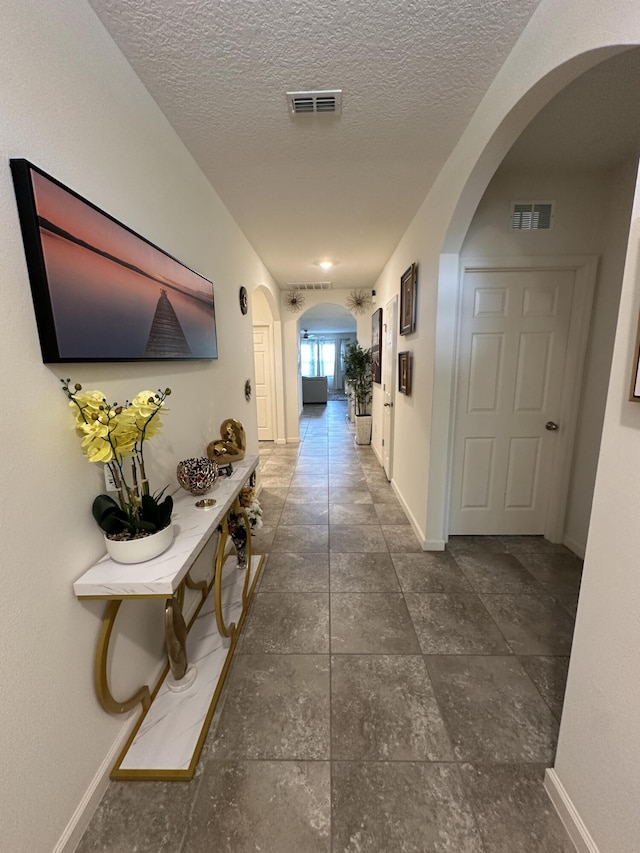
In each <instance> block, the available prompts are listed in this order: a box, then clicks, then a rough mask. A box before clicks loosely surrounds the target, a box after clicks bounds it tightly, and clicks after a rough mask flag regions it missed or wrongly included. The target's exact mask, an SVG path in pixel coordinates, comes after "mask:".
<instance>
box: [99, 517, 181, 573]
mask: <svg viewBox="0 0 640 853" xmlns="http://www.w3.org/2000/svg"><path fill="white" fill-rule="evenodd" d="M104 541H105V544H106V546H107V554H108V555H109V556H110V557H111V559H112V560H115V562H116V563H144V562H145V561H146V560H153V558H154V557H157V556H159V555H160V554H162V552H163V551H166V550H167V548H168V547H169V546H170V545H171V543H172V542H173V522H172V521H170V522H169V524H168V525H167V526H166V527H163V528H162V530H158V532H157V533H152V534H151V535H150V536H143V537H142V538H141V539H108V538H107V537H106V536H105V537H104Z"/></svg>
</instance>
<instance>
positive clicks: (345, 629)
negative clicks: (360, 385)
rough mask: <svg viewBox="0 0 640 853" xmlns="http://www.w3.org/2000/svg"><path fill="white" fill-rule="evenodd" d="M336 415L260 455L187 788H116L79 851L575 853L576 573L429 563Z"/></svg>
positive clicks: (521, 540) (537, 566)
mask: <svg viewBox="0 0 640 853" xmlns="http://www.w3.org/2000/svg"><path fill="white" fill-rule="evenodd" d="M345 414H346V404H345V403H343V402H339V401H331V402H329V403H328V404H327V405H326V406H309V407H306V408H305V411H304V414H303V418H302V423H301V438H302V443H301V445H300V447H292V446H282V447H281V446H273V445H272V444H270V443H265V445H264V446H261V449H260V456H261V481H262V485H263V489H262V493H261V495H260V501H261V504H262V506H263V510H264V524H265V526H264V528H263V529H262V530H261V531H260V532H259V533H258V534H257V535H256V536H255V537H254V546H253V547H254V552H261V551H264V552H265V553H266V552H267V551H268V552H269V557H268V560H267V562H266V565H265V567H264V570H263V575H262V578H261V581H260V585H259V588H258V590H257V594H256V596H255V598H254V601H253V603H252V608H251V611H250V613H249V617H248V619H247V622H246V625H245V627H244V631H243V636H242V637H241V639H240V642H239V645H238V648H237V651H236V655H235V658H234V661H233V664H232V667H231V670H230V673H229V676H228V679H227V682H226V685H225V688H224V691H223V695H222V697H221V701H220V703H219V706H218V709H217V711H216V716H215V717H214V721H213V724H212V726H211V731H210V733H209V736H208V739H207V743H206V745H205V748H204V751H203V754H202V758H201V761H200V764H199V766H198V770H197V774H196V777H195V778H194V779H193V781H192V782H190V783H187V784H185V783H180V782H176V783H163V782H149V783H145V782H141V783H130V782H129V783H125V782H119V783H115V782H112V783H111V784H110V786H109V789H108V791H107V794H106V795H105V797H104V799H103V802H102V804H101V805H100V807H99V809H98V811H97V813H96V815H95V816H94V819H93V821H92V823H91V825H90V827H89V829H88V831H87V833H86V834H85V836H84V838H83V840H82V842H81V844H80V846H79V848H78V851H79V853H95V852H96V851H105V853H106V851H109V853H130V851H134V850H135V851H136V853H161V851H162V853H211V851H214V850H215V851H216V853H223V851H224V853H249V851H261V853H347V851H348V853H364V851H370V853H400V851H402V853H423V851H424V853H426V852H427V851H434V853H435V851H451V853H571V851H573V847H572V845H571V844H570V842H569V841H568V839H567V838H566V836H565V833H564V830H563V828H562V826H561V824H560V822H559V820H558V819H557V817H556V816H555V812H554V811H553V809H552V807H551V804H550V802H549V800H548V798H547V795H546V793H545V792H544V790H543V788H542V780H543V776H544V768H545V767H547V766H550V765H551V764H552V763H553V758H554V754H555V747H556V740H557V734H558V727H559V719H560V714H561V709H562V701H563V692H564V683H565V680H566V675H567V667H568V661H569V657H568V656H569V652H570V648H571V638H572V634H573V617H574V616H575V610H576V603H577V594H578V588H579V584H580V574H581V562H580V561H579V560H578V558H577V557H575V556H574V555H573V554H571V553H570V552H569V551H568V550H567V549H565V548H563V547H562V546H555V545H551V544H550V543H548V542H546V541H545V540H541V539H539V538H537V537H529V538H526V537H505V538H502V537H488V538H484V539H483V538H474V537H457V538H454V539H453V540H452V541H451V542H450V545H449V547H448V549H447V551H446V552H445V553H433V552H431V553H426V552H423V551H421V549H420V547H419V545H418V542H417V540H416V538H415V536H414V534H413V532H412V528H411V527H410V525H409V524H408V522H407V519H406V517H405V515H404V512H403V510H402V508H401V506H400V504H399V502H398V501H397V499H396V497H395V495H394V493H393V490H392V488H391V486H390V485H389V484H388V483H387V481H386V478H385V476H384V473H383V471H382V468H381V467H380V465H379V463H378V461H377V459H376V458H375V456H374V454H373V451H372V450H371V448H370V447H364V448H357V447H356V446H355V445H354V442H353V431H352V427H351V426H350V425H349V424H348V422H347V420H346V417H345Z"/></svg>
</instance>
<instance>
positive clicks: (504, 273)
mask: <svg viewBox="0 0 640 853" xmlns="http://www.w3.org/2000/svg"><path fill="white" fill-rule="evenodd" d="M575 275H576V273H575V270H571V269H564V270H553V269H550V270H540V269H536V270H528V269H509V270H467V271H466V273H465V276H464V281H463V289H462V307H461V325H460V337H459V352H458V379H457V393H456V417H455V437H454V447H453V460H452V462H453V464H452V482H451V510H450V523H449V532H450V533H453V534H480V535H490V534H494V535H496V534H522V535H527V534H528V535H532V534H543V533H544V532H545V522H546V513H547V506H548V501H549V498H550V489H551V482H552V480H553V471H554V465H558V464H559V460H558V458H557V454H556V449H557V446H558V438H559V436H560V431H561V430H562V429H563V426H564V425H563V424H562V423H560V414H561V408H562V398H563V388H564V387H565V386H564V383H567V382H570V381H571V379H572V377H568V376H566V375H565V364H566V361H567V341H568V337H569V327H570V322H571V316H572V303H573V295H574V289H575Z"/></svg>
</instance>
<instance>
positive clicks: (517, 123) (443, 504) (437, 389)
mask: <svg viewBox="0 0 640 853" xmlns="http://www.w3.org/2000/svg"><path fill="white" fill-rule="evenodd" d="M626 50H627V48H626V47H624V48H623V47H620V46H618V47H607V48H602V49H596V50H592V51H588V52H587V53H585V54H582V55H580V56H578V57H575V58H573V59H572V60H570V61H568V62H567V63H565V64H564V65H562V66H559V67H558V68H556V69H554V70H553V71H551V72H550V73H548V74H547V75H546V76H545V77H544V78H543V79H542V80H540V81H539V82H538V83H537V84H535V85H534V86H533V87H532V88H531V89H530V90H529V91H528V92H527V93H525V95H524V96H523V97H522V98H521V100H520V101H519V102H518V103H517V104H516V105H515V106H514V107H513V108H512V110H511V111H510V112H509V114H508V115H506V116H505V117H504V119H503V120H502V121H501V122H500V124H499V126H498V127H497V128H496V130H495V132H494V134H493V135H492V137H491V138H490V139H489V140H488V142H487V144H486V146H485V147H484V149H483V150H482V152H481V154H480V156H479V157H478V160H477V163H476V165H475V167H474V168H473V169H472V170H471V171H470V173H469V177H468V180H467V182H466V184H465V185H464V187H463V188H462V190H461V193H460V196H459V198H458V200H457V203H456V204H455V207H454V208H453V213H452V217H451V220H450V222H449V225H448V228H447V230H446V233H445V235H444V237H443V249H446V251H443V252H442V254H441V255H440V263H439V269H438V293H437V309H436V328H435V358H434V387H433V398H432V412H431V429H430V452H429V478H428V494H427V500H426V506H427V513H426V519H425V524H424V529H425V531H426V535H425V544H426V547H427V548H433V549H436V550H439V549H441V548H443V547H444V544H445V542H446V539H447V535H448V526H449V518H448V510H449V505H450V482H451V475H452V464H453V463H452V445H453V421H454V406H455V393H454V392H455V384H456V374H455V369H456V368H455V364H456V352H457V333H458V319H459V296H460V286H461V278H462V275H461V270H462V267H463V266H464V264H463V257H462V254H463V246H464V244H465V240H466V239H467V238H468V236H469V233H470V231H469V229H470V226H471V224H472V222H473V221H474V216H475V215H476V212H477V210H478V205H479V204H480V203H481V200H482V199H483V197H484V195H485V193H486V191H487V189H488V188H489V186H490V185H492V181H493V180H494V176H495V175H496V173H497V172H499V170H500V166H501V164H502V162H503V160H504V158H505V155H506V154H507V153H508V152H509V151H510V150H511V149H512V147H513V145H514V143H516V141H517V140H518V138H519V137H520V136H521V134H523V136H524V135H526V133H527V128H528V127H529V126H530V125H531V123H532V122H533V121H534V119H535V117H536V116H537V115H538V114H539V113H541V111H542V110H543V109H544V107H545V106H546V105H547V104H549V103H550V102H551V101H552V100H553V98H554V97H555V96H556V95H559V94H560V93H561V92H563V91H564V90H565V89H567V88H568V87H570V86H571V83H573V81H575V80H578V78H580V77H581V76H582V75H583V74H585V73H587V72H588V71H589V70H590V69H593V68H596V66H599V65H600V64H601V63H603V62H606V60H607V59H610V58H612V57H616V56H620V55H621V54H624V53H625V52H626ZM635 53H636V51H634V54H635ZM621 58H623V59H624V57H621ZM614 61H615V60H614ZM629 85H631V84H629ZM594 120H597V119H596V117H594ZM576 142H577V144H579V140H576ZM636 163H637V161H636ZM636 163H634V164H633V168H632V170H627V176H626V188H627V195H628V205H627V214H626V215H627V219H626V222H627V229H626V231H627V232H628V215H629V213H630V201H631V198H632V182H633V180H634V177H635V173H634V170H635V165H636ZM503 201H504V200H503ZM507 215H508V209H507V208H505V223H506V222H507ZM485 226H486V224H485ZM487 237H488V238H489V239H488V241H487ZM491 237H492V234H491V231H490V229H489V228H487V227H485V232H484V238H485V242H491ZM623 240H624V242H623V243H622V244H621V245H619V247H618V251H619V253H620V256H621V258H623V255H624V247H625V245H626V233H625V235H624V238H623ZM494 243H496V244H498V245H499V244H500V242H499V241H496V240H494ZM503 245H504V241H503ZM582 251H584V252H585V253H590V249H589V243H588V242H587V243H585V248H583V249H582ZM591 251H593V250H591ZM512 252H513V248H512V247H508V248H507V249H506V252H505V254H511V253H512ZM467 254H468V253H467ZM476 254H477V250H476ZM564 254H567V255H568V254H576V250H575V249H574V250H573V251H572V252H571V251H566V252H565V253H564ZM577 262H578V263H579V261H577ZM584 262H585V264H586V263H588V261H587V259H585V261H584ZM609 274H610V271H609ZM617 275H618V285H619V284H620V281H621V275H622V266H621V265H620V267H619V270H618V271H617ZM596 308H598V305H596ZM616 311H617V302H616V303H615V304H614V305H610V306H609V315H610V316H609V318H608V319H607V322H608V324H609V333H608V335H609V338H610V340H609V344H608V347H609V348H608V358H609V360H610V355H611V348H612V344H613V327H614V326H615V312H616ZM596 319H600V320H601V323H604V322H605V321H604V320H602V318H601V317H600V315H598V316H597V317H596ZM598 334H599V330H598V329H596V335H598ZM599 382H600V385H601V386H602V384H603V380H602V379H600V380H599ZM605 395H606V380H605V384H604V387H603V388H602V390H601V400H600V401H599V402H598V403H597V405H596V404H594V405H595V407H596V409H598V411H599V419H600V423H601V421H602V414H603V411H604V399H605ZM576 405H577V403H576ZM592 409H593V406H592ZM589 441H590V443H591V444H592V445H593V444H594V441H595V444H596V445H597V443H598V442H597V439H594V438H593V437H591V438H590V439H589ZM443 451H444V452H443ZM594 452H595V457H596V458H597V446H596V449H595V451H593V448H592V452H591V455H592V456H593V454H594ZM589 466H590V468H591V469H592V474H593V476H592V477H591V480H590V484H588V485H587V488H591V491H592V490H593V481H594V479H595V458H594V459H593V461H590V462H589ZM566 476H567V477H568V476H569V475H568V473H567V475H566ZM584 486H585V484H584V483H583V484H582V487H583V492H584ZM583 502H586V504H587V508H586V510H585V509H584V508H583V509H582V510H581V511H580V513H579V514H580V515H581V516H582V517H581V518H580V519H579V520H578V521H576V522H575V523H574V525H573V526H574V528H575V529H576V530H579V533H578V534H577V535H576V536H574V537H573V538H571V537H569V538H570V540H571V543H572V544H573V547H574V550H576V552H577V553H579V554H580V555H581V556H583V555H584V546H585V544H586V528H587V527H588V515H589V508H590V502H589V501H588V498H587V499H585V501H583ZM574 514H576V515H577V514H578V513H577V512H576V513H574ZM585 516H586V521H585Z"/></svg>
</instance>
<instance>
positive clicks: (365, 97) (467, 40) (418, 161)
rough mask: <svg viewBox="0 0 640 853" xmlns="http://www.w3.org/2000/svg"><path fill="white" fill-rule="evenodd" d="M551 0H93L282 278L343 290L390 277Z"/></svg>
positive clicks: (256, 245)
mask: <svg viewBox="0 0 640 853" xmlns="http://www.w3.org/2000/svg"><path fill="white" fill-rule="evenodd" d="M538 2H539V0H446V2H443V0H376V2H371V0H331V1H330V2H325V3H317V2H313V0H272V2H256V0H217V1H216V0H212V1H211V2H205V0H199V2H198V0H90V3H91V6H92V7H93V9H94V10H95V11H96V13H97V14H98V16H99V17H100V19H101V20H102V21H103V23H104V25H105V26H106V28H107V29H108V30H109V32H110V33H111V35H112V37H113V38H114V40H115V41H116V43H117V44H118V45H119V47H120V49H121V50H122V52H123V53H124V55H125V56H126V57H127V58H128V60H129V61H130V63H131V65H132V66H133V68H134V69H135V71H136V73H137V74H138V76H139V77H140V78H141V80H142V81H143V83H144V84H145V86H146V87H147V89H148V90H149V92H150V93H151V95H152V96H153V97H154V99H155V100H156V102H157V103H158V104H159V106H160V107H161V109H162V110H163V111H164V113H165V115H166V116H167V118H168V120H169V121H170V122H171V124H172V125H173V127H174V128H175V129H176V131H177V133H178V134H179V135H180V137H181V138H182V139H183V141H184V142H185V144H186V145H187V147H188V148H189V150H190V151H191V153H192V154H193V156H194V158H195V160H196V161H197V162H198V164H199V165H200V167H201V168H202V170H203V171H204V173H205V174H206V175H207V176H208V178H209V180H210V181H211V183H212V184H213V186H214V187H215V189H216V190H217V192H218V194H219V195H220V197H221V198H222V200H223V201H224V203H225V204H226V206H227V207H228V209H229V210H230V212H231V214H232V215H233V216H234V218H235V220H236V221H237V222H238V224H239V226H240V227H241V228H242V230H243V231H244V232H245V234H246V235H247V237H248V239H249V240H250V242H251V243H252V245H253V246H254V248H255V249H256V250H257V252H258V253H259V255H260V256H261V258H262V260H263V261H264V263H265V264H266V265H267V267H268V268H269V270H270V272H271V273H272V275H273V276H274V278H275V279H276V281H277V282H278V283H279V284H280V285H281V286H284V285H286V284H287V283H288V282H295V281H309V280H316V279H317V280H325V279H327V278H330V279H331V280H332V282H333V286H334V287H359V286H370V285H371V284H372V282H373V281H374V280H375V279H376V277H377V276H378V274H379V272H380V270H381V269H382V267H383V265H384V264H385V262H386V261H387V260H388V258H389V256H390V255H391V253H392V252H393V250H394V248H395V246H396V245H397V243H398V240H399V239H400V237H401V236H402V233H403V232H404V230H405V229H406V227H407V225H408V224H409V222H410V220H411V218H412V217H413V215H414V214H415V212H416V210H417V208H418V207H419V205H420V203H421V202H422V200H423V199H424V197H425V195H426V193H427V191H428V189H429V187H430V186H431V184H432V183H433V181H434V179H435V177H436V175H437V174H438V171H439V170H440V168H441V167H442V165H443V163H444V161H445V159H446V157H447V155H448V153H449V152H450V151H451V149H452V147H453V146H454V145H455V143H456V141H457V139H458V137H459V136H460V134H461V133H462V131H463V129H464V127H465V126H466V124H467V122H468V121H469V119H470V118H471V115H472V114H473V112H474V110H475V108H476V107H477V105H478V104H479V102H480V100H481V99H482V97H483V95H484V93H485V91H486V90H487V88H488V87H489V85H490V83H491V81H492V80H493V78H494V76H495V75H496V73H497V71H498V70H499V68H500V66H501V65H502V63H503V62H504V60H505V58H506V57H507V55H508V54H509V52H510V50H511V48H512V46H513V45H514V43H515V42H516V40H517V39H518V37H519V35H520V33H521V32H522V30H523V28H524V27H525V26H526V24H527V21H528V20H529V18H530V16H531V14H532V13H533V11H534V10H535V8H536V7H537V5H538ZM334 88H341V89H343V92H344V94H343V106H342V115H341V116H339V117H337V116H298V117H296V118H292V117H290V115H289V113H288V111H287V104H286V97H285V93H286V92H287V91H290V90H296V91H297V90H301V89H334ZM325 257H329V258H332V259H335V260H337V261H338V265H337V266H336V267H335V268H334V269H333V270H332V271H331V272H330V274H329V275H327V274H326V273H324V272H323V271H322V270H321V269H319V268H318V267H317V266H316V265H314V262H317V261H318V260H319V259H321V258H325Z"/></svg>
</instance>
